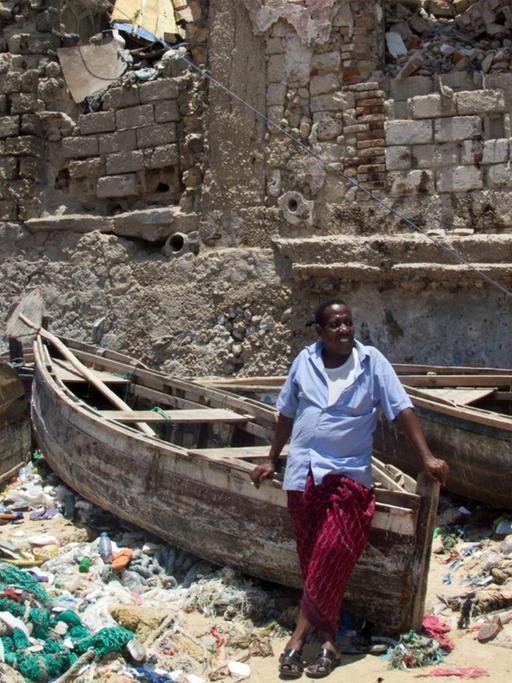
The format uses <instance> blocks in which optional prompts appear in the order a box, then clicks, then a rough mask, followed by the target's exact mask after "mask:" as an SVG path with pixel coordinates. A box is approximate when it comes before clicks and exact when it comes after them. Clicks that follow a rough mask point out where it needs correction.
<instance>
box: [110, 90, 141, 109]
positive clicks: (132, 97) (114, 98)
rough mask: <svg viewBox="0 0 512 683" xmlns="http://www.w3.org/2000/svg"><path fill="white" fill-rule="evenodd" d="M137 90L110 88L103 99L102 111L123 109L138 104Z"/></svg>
mask: <svg viewBox="0 0 512 683" xmlns="http://www.w3.org/2000/svg"><path fill="white" fill-rule="evenodd" d="M139 101H140V100H139V89H138V88H136V87H134V88H127V87H123V88H111V89H110V90H109V91H108V92H107V93H106V94H105V97H104V98H103V109H123V108H124V107H134V106H135V105H137V104H139Z"/></svg>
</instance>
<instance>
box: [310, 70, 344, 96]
mask: <svg viewBox="0 0 512 683" xmlns="http://www.w3.org/2000/svg"><path fill="white" fill-rule="evenodd" d="M339 84H340V83H339V79H338V76H337V75H336V74H334V73H327V74H320V75H319V76H313V77H312V78H311V80H310V81H309V92H310V93H311V96H312V97H314V96H315V95H325V94H326V93H330V92H334V90H336V89H337V88H339Z"/></svg>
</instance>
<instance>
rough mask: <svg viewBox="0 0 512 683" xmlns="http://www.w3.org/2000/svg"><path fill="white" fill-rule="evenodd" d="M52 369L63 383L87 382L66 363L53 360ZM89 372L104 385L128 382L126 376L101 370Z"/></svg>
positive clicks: (56, 359)
mask: <svg viewBox="0 0 512 683" xmlns="http://www.w3.org/2000/svg"><path fill="white" fill-rule="evenodd" d="M53 369H54V372H55V374H56V375H57V376H58V378H59V379H60V380H62V381H63V382H73V383H76V382H82V383H86V382H87V380H86V379H85V378H84V377H83V376H82V375H80V373H78V372H77V371H76V370H74V369H73V366H72V365H71V364H70V363H68V362H67V361H64V360H60V359H58V358H54V359H53ZM91 372H92V373H93V375H94V376H95V377H97V378H98V379H99V380H101V381H102V382H104V383H105V384H107V383H108V384H127V383H128V382H129V379H128V378H127V377H126V376H125V377H121V376H120V375H114V374H112V373H111V372H105V371H103V370H91Z"/></svg>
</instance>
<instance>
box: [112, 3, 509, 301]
mask: <svg viewBox="0 0 512 683" xmlns="http://www.w3.org/2000/svg"><path fill="white" fill-rule="evenodd" d="M106 2H108V3H109V4H110V5H111V6H112V7H114V3H113V2H112V0H106ZM117 9H118V11H119V12H120V13H121V14H124V15H125V16H126V17H127V18H128V19H130V20H131V17H130V16H129V15H128V14H127V13H126V12H124V11H123V10H122V9H120V8H119V7H118V8H117ZM158 41H159V42H161V43H162V45H164V46H165V47H167V48H169V49H170V50H174V49H176V48H177V47H178V46H175V45H171V44H170V43H168V42H167V41H166V40H165V39H164V38H158ZM182 46H183V43H181V45H180V47H182ZM176 59H180V60H181V61H183V62H184V63H185V64H187V66H188V67H189V68H190V69H192V70H193V71H195V72H196V73H197V74H199V75H200V76H202V77H203V78H204V79H205V80H207V81H209V82H210V83H212V84H213V85H215V86H216V87H218V88H219V89H220V90H222V91H223V92H224V93H226V94H227V95H229V97H231V98H232V99H233V100H235V101H236V102H238V103H239V104H240V105H241V106H242V107H244V108H245V109H247V110H249V111H251V112H252V113H253V114H254V115H255V116H256V117H257V118H259V119H260V120H261V121H263V122H265V123H266V124H267V125H268V126H270V127H272V128H273V129H274V130H276V131H278V132H279V133H281V134H282V135H283V136H285V137H286V138H287V139H288V140H290V142H292V143H293V144H294V145H295V146H296V147H297V148H298V149H300V150H301V151H303V152H304V153H305V154H307V155H308V156H309V157H311V158H314V159H317V160H318V161H319V162H320V163H321V164H322V166H323V167H324V168H325V169H326V171H327V172H329V173H331V174H333V175H337V176H339V177H340V178H342V179H343V180H344V181H345V182H347V183H349V184H350V185H352V187H355V188H357V190H359V191H360V192H364V193H365V194H366V195H367V196H368V197H369V198H370V199H371V200H372V201H374V202H375V203H376V204H378V205H379V206H381V207H382V208H383V209H385V210H386V211H387V212H388V213H390V214H391V215H392V216H394V217H395V218H397V219H398V220H399V221H400V222H402V223H405V224H406V225H407V226H409V227H410V228H411V229H412V230H413V231H414V232H417V233H419V234H421V235H423V236H424V237H426V238H427V239H428V240H430V242H431V243H432V244H434V245H435V246H436V247H437V248H438V249H441V250H443V251H445V252H446V253H447V254H449V255H450V256H451V257H452V258H453V259H454V260H455V261H458V263H460V264H461V265H464V266H466V267H467V268H468V269H469V270H470V271H471V272H473V273H475V275H477V276H478V277H480V278H481V279H482V280H484V281H485V282H487V284H489V285H491V286H492V287H495V288H496V289H498V290H499V291H500V292H501V293H502V294H504V295H505V296H506V297H507V298H509V299H511V300H512V291H511V290H510V289H508V288H507V287H505V286H504V285H502V284H501V283H500V282H498V281H497V280H495V279H494V278H492V277H490V276H489V275H487V273H484V272H483V271H482V270H480V269H479V268H477V267H476V266H475V265H474V264H473V263H471V261H469V260H468V259H467V258H465V256H464V255H463V254H461V253H460V252H459V251H458V249H455V247H453V246H450V245H448V244H445V243H444V242H442V241H441V240H439V239H437V238H436V237H435V236H433V235H431V234H430V233H429V230H428V229H423V228H421V227H420V226H419V225H417V224H416V223H415V222H414V221H413V220H412V219H411V218H409V217H408V216H406V215H405V214H403V213H401V212H400V211H397V209H395V208H394V207H393V206H391V205H390V204H388V203H387V202H386V201H385V200H383V199H382V198H381V197H379V195H377V194H375V193H374V192H372V191H371V190H369V189H367V188H366V187H364V186H363V185H362V184H361V183H360V182H359V181H358V180H357V179H356V178H352V177H351V176H348V175H347V174H346V173H344V172H343V171H342V170H341V169H339V168H333V167H332V165H331V162H329V161H327V160H326V159H324V157H322V155H321V154H319V153H318V152H317V151H316V150H315V149H314V148H313V147H311V146H309V145H306V144H304V143H303V142H302V140H300V139H299V138H297V137H296V136H295V135H293V134H292V133H290V131H289V130H287V129H286V128H284V127H283V126H282V125H280V124H279V123H277V122H276V121H274V120H273V119H272V118H270V117H269V116H267V115H266V114H265V113H263V112H261V111H259V109H256V107H253V105H252V104H250V103H249V102H247V101H246V100H244V99H243V97H241V96H240V95H238V94H237V93H236V92H234V91H233V90H231V88H229V87H228V86H227V85H225V84H224V83H222V81H220V80H219V79H218V78H216V76H214V75H213V74H212V73H211V71H208V69H206V68H203V67H201V66H199V65H198V64H196V63H195V62H194V61H193V60H192V59H190V58H189V57H187V56H185V55H183V54H179V53H178V54H177V55H176Z"/></svg>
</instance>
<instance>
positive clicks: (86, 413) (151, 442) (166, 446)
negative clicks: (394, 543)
mask: <svg viewBox="0 0 512 683" xmlns="http://www.w3.org/2000/svg"><path fill="white" fill-rule="evenodd" d="M39 347H40V348H39ZM91 355H93V354H91ZM34 358H35V362H36V370H37V371H39V372H41V373H42V379H43V381H45V382H46V383H47V385H48V387H49V388H50V390H51V391H52V392H53V393H54V394H55V395H56V396H57V397H58V398H59V399H60V400H63V401H64V403H65V405H66V406H67V407H68V409H70V410H71V411H75V412H76V413H78V414H79V415H80V416H81V417H82V418H83V419H86V420H89V421H91V420H92V421H93V422H94V423H95V424H98V425H100V426H101V427H102V428H104V429H106V430H107V431H108V432H110V433H113V434H116V435H122V436H123V437H126V438H129V439H133V438H135V439H137V440H138V441H140V442H142V443H143V444H144V445H145V446H149V447H153V448H154V447H155V446H156V447H157V448H159V449H161V450H164V451H165V452H166V454H167V455H170V456H173V457H175V458H178V457H180V456H182V457H183V459H184V460H185V461H187V460H188V461H189V462H190V463H193V462H194V461H196V460H198V459H199V460H201V461H202V462H204V463H208V465H209V466H211V467H214V468H216V469H219V470H226V469H228V470H229V471H232V472H236V473H237V474H238V475H242V474H243V475H247V476H248V475H249V474H250V472H251V471H252V470H253V468H254V463H252V462H250V461H245V460H235V459H230V458H228V457H226V458H211V457H209V456H208V455H205V454H200V453H194V449H187V448H183V447H181V446H178V445H175V444H173V443H170V442H168V441H164V440H162V439H159V438H158V437H152V436H147V435H145V434H144V433H142V432H140V431H138V430H136V429H134V428H132V427H129V426H126V425H124V424H122V423H118V422H115V421H114V420H109V419H106V418H104V417H102V415H101V413H100V412H98V411H96V410H95V409H94V408H92V407H91V406H87V404H85V403H83V402H80V399H78V398H77V397H75V396H74V394H73V392H72V391H71V390H70V389H68V387H66V386H65V385H64V384H63V385H62V386H60V383H59V381H58V380H56V378H54V377H53V375H52V374H51V373H50V371H49V369H48V361H47V360H45V359H44V346H43V343H42V340H41V338H40V337H38V338H37V339H36V341H35V342H34ZM100 359H101V357H100ZM50 360H51V357H50ZM150 372H152V371H150ZM164 376H165V375H164ZM165 377H167V376H165ZM168 379H171V380H172V379H173V378H168ZM35 381H37V379H36V380H35ZM199 388H200V387H199ZM224 393H226V394H227V395H228V396H229V397H230V398H235V399H237V396H236V395H234V394H228V392H223V394H222V395H224ZM269 412H271V411H269ZM190 478H191V479H192V477H190ZM414 481H416V480H414ZM267 487H272V488H278V489H281V490H282V481H281V480H280V479H269V480H266V481H265V482H263V486H262V487H261V491H258V489H256V488H253V489H252V491H253V495H254V497H255V498H259V497H260V495H261V494H264V491H265V488H267ZM381 490H384V491H386V492H387V493H389V494H398V495H397V496H396V497H397V499H401V500H402V501H406V500H408V501H410V506H409V507H404V506H403V505H396V504H394V503H391V502H384V501H380V500H378V501H377V511H378V512H379V513H380V514H383V515H390V514H391V515H398V516H403V515H405V516H406V517H411V516H412V518H413V519H416V515H417V509H418V505H419V501H420V496H418V495H417V494H415V493H411V492H408V491H404V492H403V493H400V492H398V491H392V490H391V489H389V488H386V487H385V486H383V487H382V488H381ZM377 491H378V489H377ZM377 495H378V494H377ZM376 528H377V529H383V527H381V526H380V525H379V526H377V527H376ZM389 531H392V533H397V534H400V535H404V536H411V535H414V534H413V533H412V534H409V533H404V532H403V531H402V532H400V531H397V530H394V531H393V530H391V529H389Z"/></svg>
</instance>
